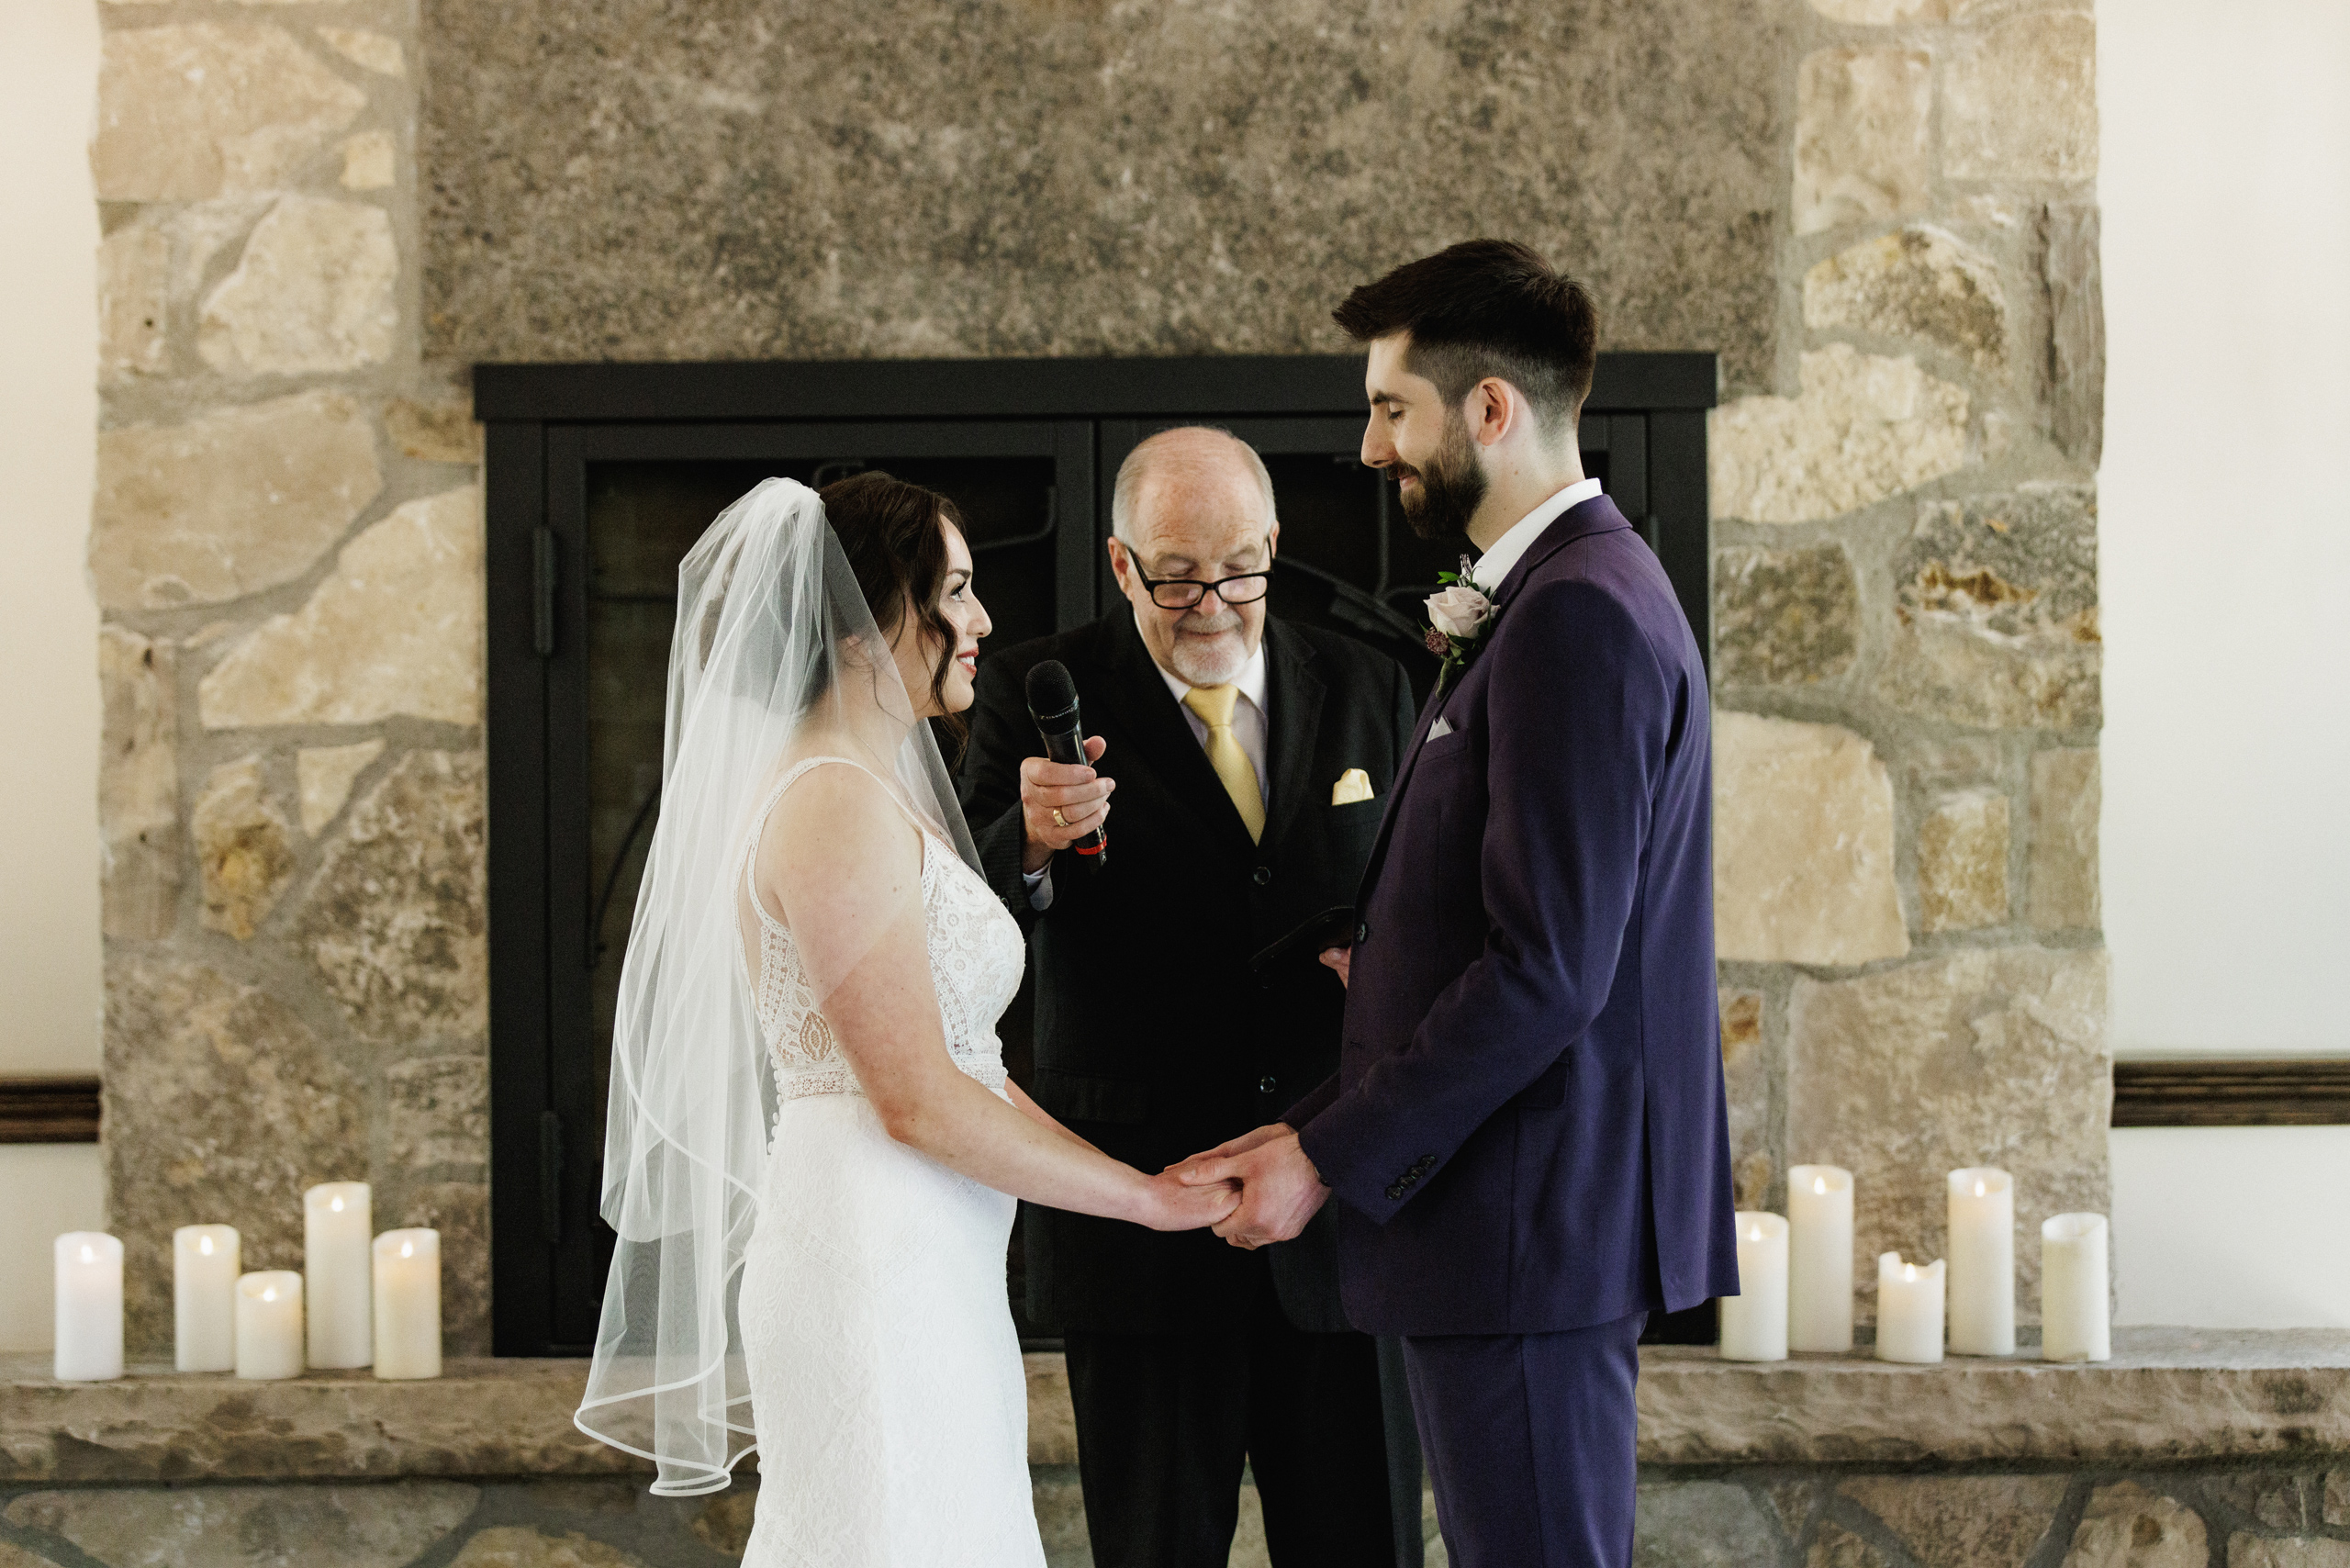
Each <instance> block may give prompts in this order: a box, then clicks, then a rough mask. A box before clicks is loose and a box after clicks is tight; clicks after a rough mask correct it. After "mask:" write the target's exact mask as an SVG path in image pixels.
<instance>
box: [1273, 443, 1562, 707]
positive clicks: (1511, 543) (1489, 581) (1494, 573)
mask: <svg viewBox="0 0 2350 1568" xmlns="http://www.w3.org/2000/svg"><path fill="white" fill-rule="evenodd" d="M1597 494H1599V481H1598V480H1596V479H1585V480H1583V482H1582V483H1581V484H1579V485H1569V486H1568V487H1566V488H1565V489H1563V490H1561V491H1560V492H1559V493H1558V494H1557V495H1554V496H1552V497H1551V498H1550V499H1548V500H1546V501H1544V502H1543V503H1542V504H1541V505H1540V506H1539V507H1536V508H1535V509H1534V510H1532V511H1530V512H1527V514H1526V515H1525V516H1524V517H1522V518H1520V519H1518V520H1517V521H1516V522H1515V523H1513V524H1511V525H1510V530H1509V532H1507V533H1505V534H1503V535H1502V536H1501V537H1500V538H1499V539H1496V540H1494V547H1493V548H1492V549H1490V550H1488V551H1486V552H1485V553H1484V554H1482V555H1480V556H1478V557H1477V564H1476V566H1472V568H1470V572H1469V580H1470V581H1471V582H1472V583H1474V584H1476V585H1477V586H1478V587H1479V588H1483V589H1484V590H1485V591H1486V592H1488V593H1491V592H1492V591H1493V590H1494V589H1495V588H1499V587H1501V586H1502V579H1503V578H1504V577H1507V576H1509V569H1510V568H1511V567H1512V566H1516V565H1517V563H1518V562H1519V560H1521V559H1522V558H1523V557H1524V556H1525V554H1526V553H1527V551H1528V550H1531V549H1533V548H1534V542H1535V541H1536V540H1537V539H1539V538H1541V537H1542V531H1543V530H1544V529H1546V528H1548V527H1550V525H1551V524H1552V523H1553V522H1556V521H1558V520H1559V518H1560V517H1561V515H1562V514H1563V513H1565V512H1566V511H1567V510H1569V509H1570V508H1572V507H1579V506H1581V505H1583V502H1585V501H1587V500H1589V499H1591V498H1592V497H1594V496H1595V495H1597ZM1236 727H1237V726H1236Z"/></svg>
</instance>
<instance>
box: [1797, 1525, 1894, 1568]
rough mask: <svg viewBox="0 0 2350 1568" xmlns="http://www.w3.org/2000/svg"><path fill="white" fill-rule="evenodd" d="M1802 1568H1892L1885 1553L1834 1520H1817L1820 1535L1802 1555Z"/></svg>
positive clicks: (1815, 1537) (1816, 1536) (1812, 1540)
mask: <svg viewBox="0 0 2350 1568" xmlns="http://www.w3.org/2000/svg"><path fill="white" fill-rule="evenodd" d="M1803 1568H1893V1564H1892V1563H1891V1562H1887V1561H1886V1555H1885V1553H1884V1552H1882V1551H1878V1550H1877V1549H1876V1548H1875V1547H1874V1546H1872V1545H1870V1544H1869V1543H1868V1542H1867V1541H1865V1540H1862V1539H1861V1538H1860V1537H1859V1536H1857V1535H1854V1534H1853V1533H1852V1531H1851V1530H1848V1529H1845V1528H1844V1527H1843V1526H1841V1525H1840V1524H1838V1523H1837V1522H1836V1521H1835V1520H1833V1519H1822V1520H1820V1521H1819V1532H1818V1534H1817V1535H1815V1536H1813V1537H1812V1538H1811V1550H1810V1551H1807V1552H1805V1553H1804V1557H1803Z"/></svg>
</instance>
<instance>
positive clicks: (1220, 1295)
mask: <svg viewBox="0 0 2350 1568" xmlns="http://www.w3.org/2000/svg"><path fill="white" fill-rule="evenodd" d="M1112 517H1113V535H1114V536H1113V538H1112V539H1111V540H1110V541H1109V542H1108V544H1107V548H1108V550H1109V554H1110V564H1111V568H1112V570H1113V572H1114V573H1115V575H1116V578H1117V583H1118V586H1119V588H1120V589H1121V590H1122V592H1123V594H1124V596H1125V597H1124V602H1121V603H1118V604H1116V605H1113V607H1112V608H1111V610H1110V612H1109V613H1108V614H1106V615H1104V616H1103V617H1102V619H1101V620H1099V621H1097V622H1094V623H1092V624H1091V625H1088V626H1084V627H1080V628H1079V629H1077V630H1075V631H1071V632H1067V633H1061V634H1060V635H1058V636H1055V637H1050V638H1046V639H1042V640H1040V641H1037V642H1033V643H1028V644H1022V645H1021V646H1018V647H1015V648H1011V649H1008V650H1005V651H1002V652H990V653H989V654H988V655H985V656H984V657H983V658H982V659H981V661H980V664H979V682H978V699H977V701H976V703H975V705H974V707H973V709H972V713H971V719H972V723H971V734H970V745H969V751H968V756H967V757H966V760H965V764H964V769H963V782H962V794H963V810H964V813H965V815H966V816H967V817H968V819H969V821H970V823H971V828H972V832H973V834H974V836H975V837H976V839H977V841H978V845H979V855H980V858H981V860H982V862H983V863H984V866H985V868H986V869H987V872H988V875H989V879H990V882H991V883H992V884H993V885H994V887H995V888H996V890H997V891H998V892H999V893H1000V894H1001V895H1002V898H1003V899H1004V902H1005V903H1006V905H1007V907H1009V908H1010V909H1011V910H1012V912H1013V914H1014V915H1015V916H1016V917H1017V918H1018V919H1019V920H1020V921H1021V923H1022V924H1023V925H1024V927H1026V928H1027V929H1028V930H1029V931H1030V932H1031V943H1030V946H1031V954H1032V964H1033V968H1034V971H1035V987H1036V990H1035V998H1036V1002H1035V1073H1034V1081H1033V1082H1031V1083H1030V1084H1028V1085H1027V1088H1028V1090H1029V1092H1030V1093H1031V1094H1033V1095H1034V1096H1035V1100H1036V1102H1037V1103H1039V1104H1040V1105H1042V1106H1043V1107H1044V1108H1045V1109H1046V1110H1048V1111H1050V1112H1051V1113H1052V1114H1054V1115H1056V1116H1057V1117H1059V1118H1060V1119H1061V1121H1062V1122H1064V1123H1065V1124H1067V1125H1068V1126H1069V1128H1070V1129H1071V1130H1073V1131H1074V1132H1076V1133H1078V1134H1079V1135H1080V1136H1081V1137H1084V1138H1086V1139H1087V1140H1089V1141H1090V1142H1091V1143H1093V1144H1094V1145H1096V1146H1097V1147H1099V1148H1102V1150H1104V1151H1105V1152H1107V1153H1109V1154H1111V1155H1113V1156H1114V1157H1115V1158H1117V1159H1123V1160H1126V1161H1128V1162H1130V1163H1132V1164H1134V1165H1136V1166H1138V1167H1140V1168H1141V1169H1143V1170H1151V1171H1156V1170H1160V1169H1161V1168H1163V1167H1165V1166H1167V1165H1169V1164H1170V1163H1172V1162H1174V1161H1176V1160H1180V1159H1184V1158H1185V1157H1186V1156H1188V1155H1191V1154H1192V1153H1195V1152H1196V1151H1198V1150H1200V1149H1203V1148H1212V1147H1214V1145H1216V1144H1218V1143H1221V1142H1222V1141H1224V1140H1225V1139H1226V1138H1229V1137H1237V1136H1238V1135H1240V1134H1242V1133H1245V1132H1247V1131H1248V1130H1249V1129H1251V1128H1253V1127H1257V1126H1261V1125H1263V1124H1264V1123H1266V1122H1268V1121H1270V1120H1271V1119H1273V1118H1274V1117H1275V1116H1277V1115H1278V1114H1280V1113H1281V1110H1282V1109H1283V1108H1284V1107H1286V1106H1287V1105H1288V1104H1289V1103H1291V1102H1292V1100H1293V1099H1295V1098H1296V1096H1297V1095H1298V1094H1300V1093H1302V1092H1304V1091H1305V1090H1306V1089H1308V1088H1310V1087H1312V1086H1313V1085H1314V1084H1315V1083H1318V1082H1320V1081H1322V1080H1323V1079H1324V1078H1325V1077H1326V1076H1327V1075H1328V1074H1329V1073H1330V1072H1332V1071H1333V1070H1335V1069H1336V1067H1337V1059H1338V1043H1339V1042H1338V1028H1339V1019H1340V1016H1341V1014H1342V1012H1343V1010H1344V992H1343V991H1342V989H1341V988H1340V986H1339V984H1338V981H1337V977H1336V976H1335V975H1333V974H1332V973H1331V972H1330V971H1329V970H1327V969H1325V968H1324V967H1323V966H1322V964H1321V963H1320V962H1319V959H1318V953H1319V950H1320V949H1321V948H1322V947H1323V946H1327V945H1329V942H1330V939H1331V938H1333V937H1334V936H1335V935H1336V925H1337V924H1345V923H1348V922H1350V921H1351V919H1352V915H1351V910H1352V906H1353V902H1354V898H1355V891H1356V885H1357V883H1358V882H1359V881H1360V878H1361V875H1362V870H1363V867H1364V863H1365V861H1366V860H1367V859H1368V857H1369V855H1370V851H1371V840H1372V838H1373V836H1374V835H1375V834H1376V833H1377V831H1378V827H1379V819H1380V812H1381V811H1382V808H1383V807H1384V805H1385V796H1386V791H1387V790H1388V787H1389V785H1390V784H1391V783H1392V782H1393V778H1394V776H1395V769H1396V766H1397V764H1398V762H1399V760H1400V759H1401V757H1402V756H1403V753H1404V747H1405V746H1406V745H1407V744H1408V742H1409V741H1410V738H1411V733H1412V725H1413V721H1414V704H1413V700H1412V694H1411V689H1410V686H1409V684H1408V682H1407V681H1406V679H1405V677H1404V670H1403V668H1402V666H1399V665H1397V664H1396V663H1395V662H1394V661H1393V659H1391V658H1389V657H1388V656H1387V655H1384V654H1382V653H1378V652H1375V651H1374V650H1372V649H1371V648H1369V647H1367V646H1365V645H1363V644H1360V643H1357V642H1354V641H1352V640H1350V639H1348V638H1347V637H1344V636H1341V635H1339V634H1337V633H1332V632H1327V631H1324V630H1322V629H1320V628H1317V627H1311V626H1305V625H1301V624H1295V623H1291V622H1282V621H1280V620H1277V619H1275V618H1273V617H1272V616H1270V615H1269V614H1268V613H1267V610H1266V594H1267V591H1268V588H1269V587H1270V574H1271V571H1272V566H1273V558H1274V555H1275V553H1276V551H1277V550H1278V547H1279V544H1280V538H1281V524H1280V522H1279V521H1278V519H1277V518H1276V516H1275V511H1274V503H1273V487H1272V481H1271V478H1270V476H1269V475H1268V474H1267V472H1266V469H1265V465H1264V463H1263V461H1262V459H1260V458H1259V456H1258V455H1257V454H1256V452H1255V451H1254V450H1252V449H1251V448H1250V447H1248V445H1247V444H1246V443H1245V442H1241V441H1239V440H1237V439H1236V438H1235V437H1233V436H1231V435H1229V434H1226V433H1225V432H1223V431H1212V430H1206V429H1202V428H1197V427H1189V428H1183V429H1177V430H1171V431H1162V432H1160V433H1158V434H1157V435H1155V436H1153V437H1151V438H1150V439H1149V440H1147V441H1146V442H1143V443H1142V444H1141V445H1139V446H1137V447H1136V449H1135V451H1134V453H1133V454H1131V455H1130V456H1129V457H1128V458H1127V459H1126V461H1125V465H1124V466H1122V467H1121V468H1120V470H1119V472H1118V478H1117V486H1116V490H1115V497H1114V500H1113V507H1112ZM1046 659H1057V660H1059V661H1060V662H1061V663H1062V664H1063V665H1065V666H1067V667H1068V669H1069V674H1070V676H1071V677H1072V678H1073V679H1074V681H1075V683H1076V687H1077V691H1078V696H1079V700H1080V704H1081V707H1082V714H1083V722H1084V727H1085V731H1086V734H1088V736H1089V737H1098V740H1097V741H1095V742H1094V743H1093V744H1094V745H1095V747H1096V755H1097V758H1098V760H1097V762H1096V765H1095V766H1094V767H1069V766H1062V765H1057V764H1054V763H1051V762H1049V761H1047V760H1046V758H1045V756H1044V755H1043V753H1044V748H1043V745H1042V744H1041V743H1040V741H1039V738H1038V735H1037V730H1036V725H1035V722H1034V721H1033V719H1032V718H1031V717H1030V715H1029V712H1028V710H1027V706H1026V701H1025V697H1024V689H1025V682H1026V679H1027V676H1028V672H1029V670H1030V669H1031V668H1033V667H1034V666H1036V665H1037V664H1039V663H1041V662H1042V661H1044V660H1046ZM1096 828H1106V829H1107V832H1108V836H1109V841H1110V849H1109V852H1108V853H1107V854H1106V855H1104V856H1102V857H1099V860H1098V862H1097V860H1096V859H1095V857H1088V856H1081V855H1080V854H1078V853H1076V852H1075V851H1074V850H1073V849H1072V847H1071V846H1073V845H1074V844H1075V843H1076V842H1077V841H1078V840H1080V838H1086V837H1088V836H1089V835H1090V834H1091V833H1092V832H1093V831H1094V830H1095V829H1096ZM1348 929H1349V930H1350V929H1351V927H1350V925H1349V926H1348ZM1338 939H1339V940H1344V938H1338ZM1023 1228H1024V1234H1025V1238H1026V1247H1027V1276H1028V1300H1027V1315H1028V1317H1029V1319H1030V1320H1031V1321H1032V1322H1034V1323H1035V1324H1037V1325H1038V1326H1040V1327H1046V1328H1048V1329H1050V1330H1053V1331H1056V1332H1057V1333H1059V1334H1061V1335H1062V1336H1063V1337H1064V1338H1065V1340H1066V1343H1067V1345H1068V1350H1069V1387H1070V1393H1071V1394H1072V1396H1073V1400H1074V1403H1075V1406H1076V1415H1077V1436H1078V1455H1079V1469H1080V1477H1081V1479H1082V1482H1083V1485H1084V1491H1085V1513H1086V1521H1087V1528H1088V1530H1089V1532H1090V1534H1091V1537H1092V1544H1093V1561H1094V1562H1096V1563H1097V1564H1099V1565H1100V1568H1211V1565H1213V1568H1223V1564H1224V1563H1225V1561H1226V1559H1227V1557H1228V1555H1229V1551H1230V1548H1231V1543H1232V1535H1233V1530H1234V1527H1235V1521H1236V1519H1237V1512H1238V1497H1239V1485H1240V1479H1241V1474H1242V1466H1243V1464H1244V1462H1246V1463H1247V1464H1248V1466H1249V1467H1250V1468H1251V1469H1252V1470H1253V1472H1254V1474H1255V1477H1256V1483H1257V1489H1258V1493H1259V1498H1260V1500H1261V1503H1262V1506H1263V1510H1264V1518H1265V1533H1266V1539H1267V1545H1268V1548H1269V1551H1270V1556H1271V1560H1272V1562H1273V1563H1274V1565H1275V1568H1315V1565H1322V1564H1327V1565H1329V1568H1363V1565H1364V1564H1378V1563H1393V1564H1396V1565H1397V1568H1405V1565H1409V1568H1417V1565H1418V1564H1419V1562H1420V1561H1421V1555H1420V1456H1419V1447H1418V1442H1417V1439H1416V1437H1415V1435H1414V1432H1413V1427H1412V1417H1411V1410H1410V1406H1409V1404H1408V1401H1407V1398H1406V1395H1405V1393H1404V1383H1403V1380H1402V1375H1401V1365H1400V1359H1399V1358H1396V1357H1395V1356H1394V1354H1393V1350H1394V1347H1393V1346H1392V1345H1389V1346H1386V1347H1385V1348H1384V1350H1385V1354H1384V1355H1382V1346H1381V1345H1380V1344H1379V1343H1378V1342H1376V1341H1374V1340H1372V1339H1371V1338H1368V1337H1367V1336H1364V1335H1361V1334H1358V1333H1356V1332H1355V1331H1354V1330H1353V1329H1351V1328H1349V1327H1348V1325H1347V1322H1346V1318H1345V1316H1344V1315H1343V1314H1342V1313H1341V1311H1340V1309H1339V1305H1338V1289H1337V1259H1336V1254H1335V1250H1334V1248H1333V1244H1332V1238H1331V1236H1330V1232H1329V1228H1328V1222H1327V1220H1326V1219H1320V1220H1317V1221H1316V1222H1315V1224H1314V1225H1313V1226H1309V1227H1308V1228H1307V1229H1306V1230H1305V1232H1304V1234H1303V1235H1301V1236H1299V1237H1298V1238H1296V1239H1295V1240H1293V1241H1288V1242H1284V1243H1281V1244H1280V1245H1277V1246H1272V1247H1268V1248H1265V1249H1261V1250H1259V1251H1255V1252H1248V1251H1243V1250H1240V1249H1236V1248H1232V1247H1228V1246H1226V1245H1225V1244H1224V1243H1223V1242H1222V1241H1221V1240H1219V1239H1218V1238H1215V1237H1214V1236H1213V1235H1211V1234H1209V1233H1208V1232H1206V1231H1195V1232H1192V1233H1189V1234H1160V1233H1158V1232H1153V1231H1149V1230H1146V1229H1143V1228H1142V1227H1140V1226H1132V1225H1123V1224H1119V1223H1117V1222H1114V1221H1110V1220H1103V1219H1095V1218H1090V1217H1086V1216H1083V1215H1071V1214H1065V1213H1061V1212H1059V1211H1057V1210H1051V1209H1041V1208H1035V1207H1027V1208H1025V1210H1024V1216H1023ZM1382 1361H1384V1362H1385V1366H1386V1372H1387V1375H1385V1376H1382Z"/></svg>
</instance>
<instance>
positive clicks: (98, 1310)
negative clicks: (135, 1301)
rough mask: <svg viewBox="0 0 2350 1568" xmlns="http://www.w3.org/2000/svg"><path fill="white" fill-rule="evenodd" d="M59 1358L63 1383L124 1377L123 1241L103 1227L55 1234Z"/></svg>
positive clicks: (103, 1380)
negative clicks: (103, 1229) (102, 1229)
mask: <svg viewBox="0 0 2350 1568" xmlns="http://www.w3.org/2000/svg"><path fill="white" fill-rule="evenodd" d="M56 1259H57V1361H56V1365H55V1367H54V1369H53V1370H54V1371H55V1372H56V1374H57V1381H58V1382H60V1383H104V1382H106V1381H107V1380H108V1379H110V1378H117V1377H120V1376H121V1375H122V1243H121V1242H119V1241H117V1240H116V1239H115V1238H113V1237H111V1236H108V1235H106V1233H105V1232H104V1231H99V1230H69V1231H67V1232H66V1233H65V1234H64V1235H62V1236H61V1237H59V1238H57V1246H56Z"/></svg>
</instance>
